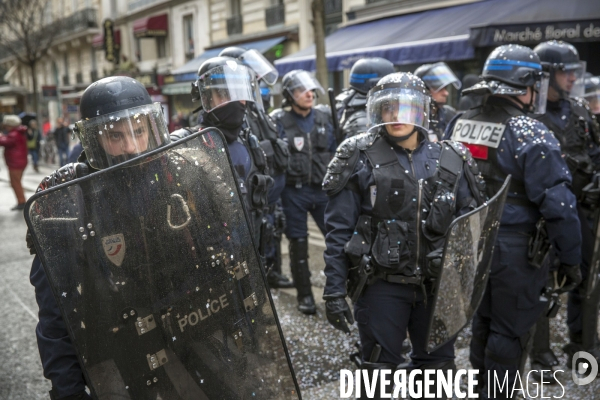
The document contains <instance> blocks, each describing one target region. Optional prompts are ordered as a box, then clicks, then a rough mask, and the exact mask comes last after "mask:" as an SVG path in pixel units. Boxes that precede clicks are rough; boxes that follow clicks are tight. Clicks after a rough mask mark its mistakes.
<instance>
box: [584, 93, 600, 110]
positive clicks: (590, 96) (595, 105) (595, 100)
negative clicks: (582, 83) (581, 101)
mask: <svg viewBox="0 0 600 400" xmlns="http://www.w3.org/2000/svg"><path fill="white" fill-rule="evenodd" d="M584 97H585V99H586V100H587V101H588V103H590V110H591V111H592V113H593V114H600V89H596V90H594V91H593V92H588V93H586V94H585V96H584Z"/></svg>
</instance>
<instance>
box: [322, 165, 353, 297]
mask: <svg viewBox="0 0 600 400" xmlns="http://www.w3.org/2000/svg"><path fill="white" fill-rule="evenodd" d="M353 178H354V177H351V178H350V179H353ZM360 211H361V198H360V195H359V194H358V193H356V192H355V191H353V190H350V189H348V188H344V189H342V191H341V192H339V193H338V194H336V195H334V196H332V197H330V198H329V202H328V203H327V208H326V209H325V229H326V230H327V235H326V236H325V245H326V249H325V253H324V255H323V256H324V258H325V276H326V277H327V282H326V284H325V290H324V293H323V294H324V295H332V294H343V295H346V280H347V279H348V270H349V269H350V261H349V260H348V257H347V256H346V253H345V251H344V246H345V245H346V243H347V242H348V241H349V240H350V238H351V237H352V234H353V233H354V228H355V227H356V223H357V221H358V217H359V216H360Z"/></svg>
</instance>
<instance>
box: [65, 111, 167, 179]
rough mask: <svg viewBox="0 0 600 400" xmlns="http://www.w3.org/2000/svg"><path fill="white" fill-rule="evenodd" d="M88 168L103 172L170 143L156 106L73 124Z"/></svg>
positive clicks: (160, 113)
mask: <svg viewBox="0 0 600 400" xmlns="http://www.w3.org/2000/svg"><path fill="white" fill-rule="evenodd" d="M76 127H77V130H78V134H79V138H80V140H81V144H82V145H83V148H84V149H85V152H86V155H87V158H88V161H89V162H90V165H91V166H92V167H94V168H96V169H104V168H108V167H111V166H113V165H116V164H120V163H122V162H124V161H127V160H129V159H131V158H134V157H136V156H138V155H140V154H143V153H146V152H148V151H150V150H153V149H155V148H157V147H160V146H163V145H166V144H168V143H169V142H170V139H169V131H168V128H167V126H166V122H165V120H164V118H163V115H162V107H161V105H160V103H154V104H150V105H146V106H141V107H135V108H130V109H127V110H123V111H117V112H115V113H112V114H106V115H101V116H98V117H96V118H92V119H89V120H85V121H79V122H77V123H76Z"/></svg>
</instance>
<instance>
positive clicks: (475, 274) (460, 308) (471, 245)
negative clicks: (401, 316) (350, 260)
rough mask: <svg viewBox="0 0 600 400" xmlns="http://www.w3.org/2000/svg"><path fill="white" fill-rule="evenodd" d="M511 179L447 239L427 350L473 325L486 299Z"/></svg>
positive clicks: (462, 220) (452, 229)
mask: <svg viewBox="0 0 600 400" xmlns="http://www.w3.org/2000/svg"><path fill="white" fill-rule="evenodd" d="M509 182H510V176H509V177H507V178H506V181H505V182H504V184H503V185H502V187H501V188H500V190H499V191H498V193H496V194H495V195H494V197H492V198H491V199H490V200H488V201H487V202H486V203H484V204H483V205H481V206H480V207H478V208H477V209H475V210H473V211H471V212H470V213H468V214H465V215H463V216H461V217H459V218H457V219H455V220H454V221H453V222H452V224H451V225H450V227H449V228H448V233H447V236H446V242H445V244H444V252H443V256H442V264H441V265H442V269H441V272H440V276H439V277H438V279H436V281H435V296H434V300H433V310H432V313H431V319H430V324H429V329H428V333H427V342H426V343H427V351H428V352H431V351H434V350H436V349H438V348H439V347H440V346H442V345H444V344H446V343H448V342H449V341H450V340H452V339H453V338H454V337H456V335H457V334H458V333H459V332H460V331H461V330H462V329H463V328H464V327H465V326H466V325H467V324H468V323H469V321H470V320H471V318H472V317H473V315H474V314H475V311H476V310H477V307H479V303H480V302H481V299H482V297H483V293H484V291H485V288H486V285H487V281H488V278H489V273H490V265H491V262H492V253H493V249H494V243H495V242H496V236H497V233H498V228H499V227H500V217H501V216H502V210H503V209H504V201H505V199H506V193H507V191H508V186H509Z"/></svg>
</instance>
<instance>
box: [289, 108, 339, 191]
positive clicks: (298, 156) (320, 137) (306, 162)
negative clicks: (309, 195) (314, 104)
mask: <svg viewBox="0 0 600 400" xmlns="http://www.w3.org/2000/svg"><path fill="white" fill-rule="evenodd" d="M313 112H314V114H315V115H314V118H315V119H314V124H313V128H312V130H311V131H310V132H303V131H302V130H301V129H300V127H299V126H298V123H297V121H296V118H294V116H293V115H292V114H291V113H290V112H286V113H285V114H283V115H282V116H281V122H282V124H283V128H284V131H285V135H286V137H287V140H288V145H289V149H290V161H289V166H288V169H287V174H286V184H288V185H294V186H296V187H297V188H300V187H302V186H303V185H318V186H321V183H322V182H323V178H324V177H325V172H326V170H327V164H329V161H330V160H331V156H332V154H331V153H330V152H329V150H328V147H329V136H328V134H327V121H328V117H327V115H326V114H325V113H323V112H321V111H319V110H316V109H313Z"/></svg>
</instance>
